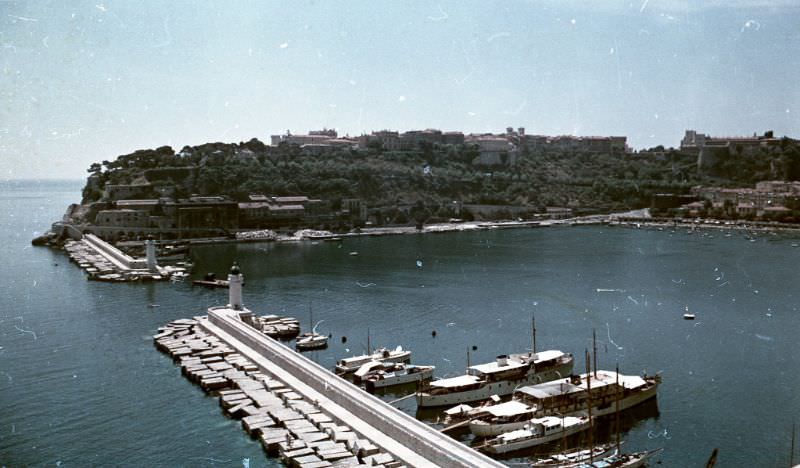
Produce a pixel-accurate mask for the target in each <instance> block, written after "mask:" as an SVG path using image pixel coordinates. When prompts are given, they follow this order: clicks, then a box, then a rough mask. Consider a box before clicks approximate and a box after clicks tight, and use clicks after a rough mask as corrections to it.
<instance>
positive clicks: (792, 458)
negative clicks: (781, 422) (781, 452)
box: [789, 423, 795, 466]
mask: <svg viewBox="0 0 800 468" xmlns="http://www.w3.org/2000/svg"><path fill="white" fill-rule="evenodd" d="M794 430H795V423H792V451H791V453H790V454H789V466H794V434H795V432H794Z"/></svg>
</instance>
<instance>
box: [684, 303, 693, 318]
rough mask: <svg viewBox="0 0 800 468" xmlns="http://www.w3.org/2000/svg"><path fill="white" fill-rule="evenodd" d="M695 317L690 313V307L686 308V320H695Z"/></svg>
mask: <svg viewBox="0 0 800 468" xmlns="http://www.w3.org/2000/svg"><path fill="white" fill-rule="evenodd" d="M694 318H695V315H694V314H692V313H690V312H689V306H686V312H685V313H684V314H683V319H684V320H694Z"/></svg>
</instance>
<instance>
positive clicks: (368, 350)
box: [367, 327, 372, 354]
mask: <svg viewBox="0 0 800 468" xmlns="http://www.w3.org/2000/svg"><path fill="white" fill-rule="evenodd" d="M367 354H372V348H371V347H370V343H369V327H367Z"/></svg>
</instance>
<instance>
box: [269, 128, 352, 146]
mask: <svg viewBox="0 0 800 468" xmlns="http://www.w3.org/2000/svg"><path fill="white" fill-rule="evenodd" d="M338 136H339V134H338V133H337V132H336V130H334V129H327V128H325V129H322V130H311V131H310V132H308V134H307V135H292V133H291V132H290V131H289V130H287V131H286V134H285V135H272V136H271V137H270V140H271V142H272V146H278V145H280V144H281V143H286V144H287V145H298V146H303V145H315V144H326V143H328V141H329V140H332V139H335V138H337V137H338Z"/></svg>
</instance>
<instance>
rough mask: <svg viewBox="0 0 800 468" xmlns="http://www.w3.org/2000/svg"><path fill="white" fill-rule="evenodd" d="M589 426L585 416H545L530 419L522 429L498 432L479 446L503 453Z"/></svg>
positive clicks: (532, 445) (576, 431)
mask: <svg viewBox="0 0 800 468" xmlns="http://www.w3.org/2000/svg"><path fill="white" fill-rule="evenodd" d="M590 427H591V424H590V421H589V418H588V417H587V416H583V417H575V416H564V417H561V418H559V417H557V416H545V417H543V418H534V419H531V420H530V421H529V423H528V425H527V426H526V427H525V428H524V429H518V430H516V431H511V432H506V433H504V434H500V435H499V436H497V437H495V438H494V439H491V440H489V442H487V443H486V444H485V445H483V446H481V447H479V448H481V449H482V450H485V451H487V452H489V453H493V454H503V453H508V452H514V451H517V450H522V449H527V448H531V447H536V446H537V445H542V444H546V443H549V442H553V441H555V440H559V439H562V438H565V437H568V436H570V435H572V434H577V433H578V432H581V431H585V430H587V429H589V428H590Z"/></svg>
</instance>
